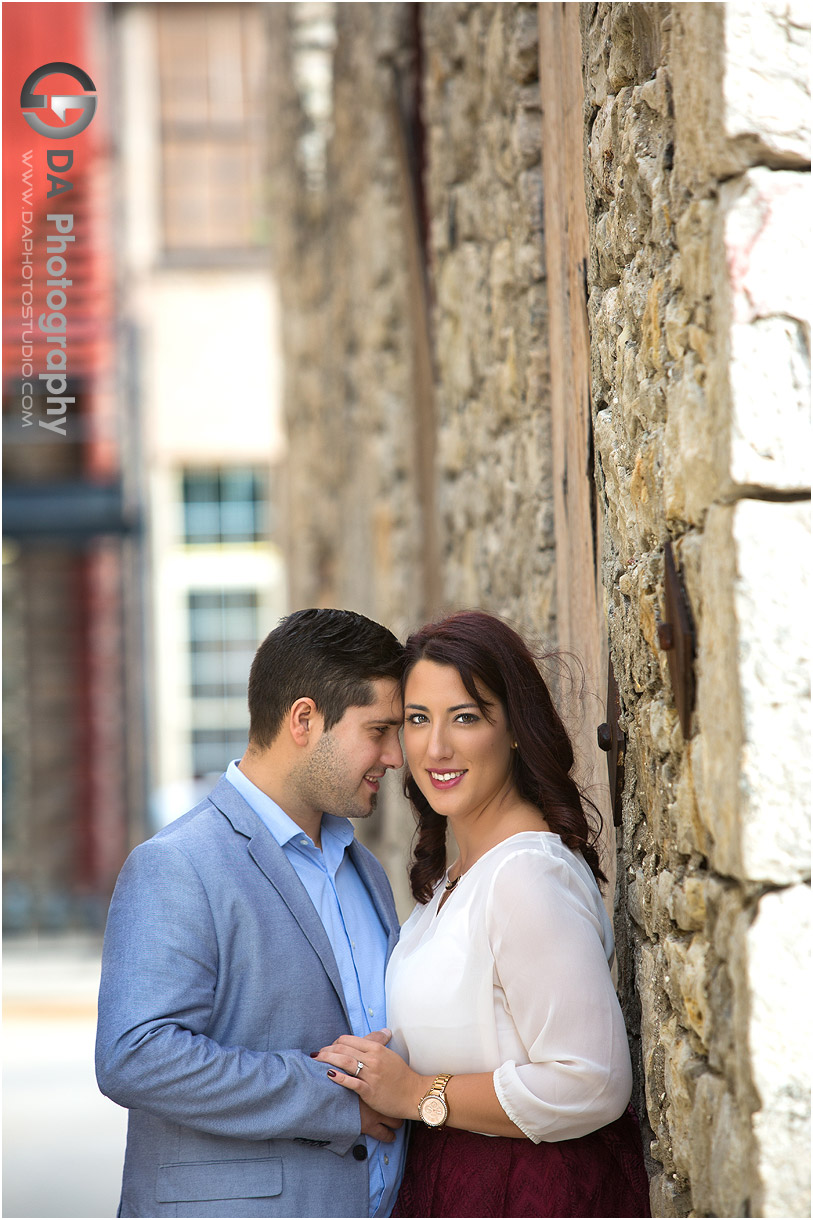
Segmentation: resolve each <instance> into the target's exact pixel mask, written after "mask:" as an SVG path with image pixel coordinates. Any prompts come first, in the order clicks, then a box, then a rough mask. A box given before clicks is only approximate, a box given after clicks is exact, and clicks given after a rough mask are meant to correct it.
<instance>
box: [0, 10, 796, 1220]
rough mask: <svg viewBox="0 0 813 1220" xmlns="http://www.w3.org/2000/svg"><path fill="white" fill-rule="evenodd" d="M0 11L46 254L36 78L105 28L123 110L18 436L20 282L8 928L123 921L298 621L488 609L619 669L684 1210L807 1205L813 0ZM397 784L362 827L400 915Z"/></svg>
mask: <svg viewBox="0 0 813 1220" xmlns="http://www.w3.org/2000/svg"><path fill="white" fill-rule="evenodd" d="M4 30H5V34H6V39H5V44H4V45H5V48H6V49H5V55H6V57H7V63H6V66H7V71H6V74H5V76H4V91H5V92H4V102H5V114H6V120H5V133H6V158H5V166H4V202H5V203H6V205H7V206H6V208H5V219H4V254H5V255H6V259H7V266H9V265H11V266H15V267H16V265H17V264H16V262H15V259H16V260H17V261H19V249H20V228H19V216H20V203H19V194H20V178H21V165H22V166H23V170H22V173H23V174H24V172H25V167H24V164H23V160H22V159H23V155H24V153H25V150H26V149H28V148H30V147H31V146H32V139H31V136H30V134H29V131H28V129H27V128H25V127H24V126H22V125H21V124H20V122H19V107H18V100H19V89H20V84H21V78H24V76H25V74H26V73H27V72H28V71H29V70H31V68H33V67H36V66H37V65H38V64H40V63H43V62H46V61H49V60H65V59H67V60H70V61H72V62H76V63H79V64H82V65H83V66H84V67H85V68H86V70H87V71H89V72H90V75H91V76H92V77H93V79H94V81H95V83H96V85H97V89H98V93H99V98H100V100H103V101H104V105H103V106H102V105H100V107H99V113H98V116H97V118H96V119H95V120H94V122H93V124H92V125H91V126H90V127H89V128H88V129H87V131H86V132H85V133H83V136H82V137H81V141H82V143H81V144H79V142H78V141H77V150H79V149H80V148H81V151H82V174H83V176H82V177H81V179H80V177H79V176H78V174H77V176H76V189H75V192H74V199H75V201H76V206H75V211H76V215H77V224H79V223H80V220H81V224H82V226H83V228H82V232H83V234H84V238H83V240H84V246H83V247H82V251H81V255H80V253H79V251H78V249H77V258H76V266H75V274H76V278H77V281H80V282H78V283H77V285H76V291H75V293H74V308H75V309H76V319H75V326H76V335H77V338H76V342H75V346H74V348H73V349H72V350H73V351H74V352H75V359H74V360H73V375H74V377H75V381H76V387H77V389H76V399H77V409H76V412H75V415H74V421H73V422H74V427H73V428H72V430H71V433H70V435H69V437H68V438H67V440H66V441H65V442H63V441H62V440H60V439H59V438H54V440H53V441H50V440H49V442H45V443H43V442H40V443H38V444H34V443H31V434H32V431H33V432H36V429H33V430H32V429H30V428H26V429H24V430H21V426H20V411H19V362H20V354H19V353H20V345H21V342H22V341H23V336H22V334H21V325H20V321H19V316H20V315H19V306H20V289H19V286H18V285H17V283H16V282H15V281H14V280H13V278H8V277H7V280H6V284H7V287H6V289H5V290H4V312H5V315H6V318H7V329H6V331H5V332H4V356H5V357H6V364H5V374H4V436H5V438H6V456H5V462H6V472H7V473H6V528H5V532H4V539H5V542H4V571H5V573H6V583H5V592H4V598H5V602H4V606H5V613H6V632H5V648H6V651H7V654H8V655H7V659H6V669H5V680H4V681H5V687H4V699H5V700H6V716H5V722H4V723H5V728H4V755H5V759H6V768H5V776H6V779H5V783H6V791H7V797H6V819H7V823H6V832H5V833H6V836H7V848H6V852H5V857H4V880H5V898H4V900H5V903H6V906H7V928H8V929H9V930H10V931H16V932H17V933H18V934H21V933H22V932H24V931H25V930H29V931H30V930H35V931H36V930H38V931H40V932H42V931H43V930H46V929H48V928H57V927H64V926H65V925H66V924H69V923H73V924H74V925H84V926H95V927H98V926H99V921H100V916H101V913H102V911H103V908H104V904H105V901H106V896H107V894H108V893H109V888H110V886H111V884H112V881H113V878H114V876H115V872H116V870H117V868H118V864H119V863H120V861H121V860H122V858H123V856H124V854H125V853H126V850H127V848H128V847H129V846H130V845H131V844H132V843H133V842H135V841H136V840H137V839H139V838H141V837H144V836H146V835H147V834H149V833H151V831H152V830H153V829H154V828H155V827H157V826H158V825H159V824H161V823H163V822H164V821H166V820H167V819H168V818H171V817H173V816H175V815H177V814H179V813H181V812H183V811H184V810H185V809H186V808H187V807H188V806H189V805H190V803H191V802H192V801H193V800H194V798H195V796H196V795H197V793H198V791H199V790H200V789H201V788H202V787H204V786H205V785H206V784H207V783H208V779H207V777H209V776H211V774H212V773H217V772H219V771H220V769H221V768H222V766H223V765H224V764H225V762H227V761H228V759H229V758H231V757H234V756H236V755H238V754H239V753H240V752H241V750H242V748H243V745H244V743H245V734H246V711H245V683H246V678H247V672H248V664H249V661H250V657H251V655H252V652H253V650H254V647H255V646H256V644H257V642H258V641H259V639H260V638H262V636H263V635H264V634H265V633H266V631H267V630H268V629H269V627H270V626H271V625H273V623H274V621H275V620H276V618H277V617H278V616H279V614H281V613H283V612H285V611H286V610H287V609H293V608H296V607H300V606H305V605H314V604H321V605H343V606H348V607H352V608H355V609H358V610H360V611H362V612H364V613H367V614H369V615H371V616H372V617H374V618H377V619H379V620H380V621H382V622H386V623H387V624H388V625H389V626H390V627H391V628H392V629H393V630H394V631H396V633H398V634H399V635H401V636H403V635H404V634H405V633H406V632H408V631H409V630H410V629H411V628H412V627H413V626H415V625H416V624H418V623H420V622H421V621H423V620H424V619H425V618H427V617H429V616H431V615H433V614H435V613H437V612H439V611H441V610H443V609H445V608H451V607H455V606H461V605H480V606H483V607H485V608H488V609H490V610H492V611H495V612H497V613H500V614H503V615H506V616H508V617H509V618H510V619H512V620H513V621H514V622H516V623H517V624H518V625H519V626H520V627H521V628H522V629H523V630H524V631H526V632H527V633H528V634H529V635H530V636H532V637H533V638H536V639H539V640H541V641H542V642H543V643H544V644H550V645H554V646H558V647H559V648H563V649H566V650H570V651H571V652H573V653H575V654H576V655H577V656H578V658H579V659H580V662H581V664H582V666H583V669H584V682H583V683H581V684H580V683H579V681H578V679H577V680H576V682H575V684H572V683H571V684H568V681H567V679H566V676H565V675H564V673H563V672H562V671H559V673H558V674H557V673H556V672H554V673H553V675H552V680H553V681H554V684H555V685H556V687H557V690H558V694H559V697H560V699H561V700H562V703H563V707H564V710H565V713H566V716H567V718H568V720H569V723H570V726H571V729H572V731H573V733H574V736H575V738H576V741H577V746H578V757H579V763H578V765H579V776H580V779H581V780H582V782H583V783H584V784H585V785H587V786H588V787H589V789H590V791H591V794H592V795H593V797H594V799H595V800H596V801H597V803H598V804H599V805H600V807H601V809H602V811H603V814H604V817H605V851H606V868H607V871H608V872H610V873H612V874H613V875H614V876H615V877H616V884H615V885H614V886H612V887H611V888H610V890H609V891H608V894H607V901H608V905H609V906H610V907H611V908H612V909H613V911H614V917H615V928H616V939H617V946H618V965H619V994H620V996H621V1000H622V1004H623V1006H624V1010H625V1015H626V1018H627V1025H628V1030H629V1034H630V1039H631V1046H632V1051H633V1061H634V1066H635V1080H636V1082H635V1093H634V1101H635V1103H636V1107H637V1109H638V1112H639V1114H640V1115H641V1118H642V1121H643V1125H644V1132H645V1138H646V1146H647V1149H648V1152H649V1154H650V1163H649V1168H650V1173H651V1195H652V1207H653V1214H654V1215H659V1216H685V1215H691V1214H695V1215H697V1214H703V1215H719V1216H745V1215H752V1216H779V1215H803V1214H808V1213H809V1205H810V1204H809V1155H808V1152H809V1054H808V1046H809V1027H810V1018H809V1012H808V1010H807V1006H806V1005H803V1004H799V1003H798V995H797V992H796V989H797V980H798V979H799V978H800V977H803V974H804V972H805V971H806V969H807V968H808V967H807V964H806V954H807V945H808V940H807V929H808V928H809V922H810V917H809V909H810V908H809V878H810V855H809V795H810V787H809V757H808V745H809V742H808V730H807V726H808V723H809V720H808V717H809V683H808V674H809V669H808V664H809V658H808V655H807V640H808V636H809V633H808V632H807V630H806V622H805V613H804V607H805V605H806V596H807V594H806V589H807V582H808V571H809V569H808V565H807V564H806V562H805V560H804V558H803V557H804V556H805V555H807V553H808V549H809V525H810V519H809V497H810V475H809V452H810V444H809V316H808V315H809V308H808V305H809V301H808V296H807V293H806V288H805V284H804V277H803V276H801V275H800V274H799V267H800V266H802V265H804V257H805V256H804V247H805V241H806V236H807V234H808V232H809V221H808V219H807V217H808V215H809V149H810V143H809V141H810V132H809V115H810V105H809V78H808V60H809V41H810V22H809V12H808V11H807V9H806V8H805V7H804V6H802V5H799V4H796V3H790V4H783V5H782V6H778V7H777V6H775V5H772V4H767V3H766V4H763V5H759V6H750V5H749V6H744V5H740V4H736V3H728V4H725V3H713V4H680V5H671V4H650V3H638V4H627V3H615V4H580V5H577V4H531V3H510V4H491V3H484V4H470V3H442V4H429V5H419V4H401V3H391V4H390V3H388V4H367V3H364V4H345V5H338V4H330V3H296V4H270V5H266V4H257V5H253V4H239V3H237V4H231V3H230V4H217V3H212V4H194V3H190V4H178V5H175V4H164V3H159V4H141V3H133V4H130V3H124V4H116V5H111V6H107V5H90V4H88V5H84V4H59V5H7V6H5V8H4ZM10 46H11V47H13V48H14V50H13V52H9V47H10ZM9 56H10V59H9ZM9 62H10V64H11V71H9V70H8V65H9ZM15 123H16V124H17V125H16V126H15ZM77 161H78V157H77ZM90 182H92V183H93V189H92V190H90V189H88V186H87V185H86V183H90ZM9 201H10V205H9ZM42 219H43V218H42V216H41V215H40V216H39V217H38V218H37V221H36V222H35V223H39V224H40V226H41V225H42ZM77 245H78V243H77ZM9 259H10V260H11V261H10V262H9ZM37 276H38V277H41V271H40V270H37ZM34 342H35V343H41V339H40V338H36V339H35V340H34ZM38 358H39V356H38ZM286 590H287V592H286ZM599 725H601V726H602V728H601V732H600V734H599V735H598V736H597V729H598V727H599ZM599 738H600V742H599ZM599 744H601V748H599ZM605 747H606V748H607V749H606V753H605V752H604V749H605ZM608 763H609V765H608ZM396 787H397V785H394V784H393V785H392V786H391V788H389V789H388V790H387V792H386V794H385V798H384V799H383V801H382V810H381V815H380V816H379V817H378V818H377V819H376V820H375V821H374V822H373V823H371V824H370V825H368V826H366V827H365V828H364V831H363V833H364V834H365V837H366V839H367V841H368V842H369V843H370V845H371V846H372V847H373V849H374V850H375V851H376V853H377V854H378V855H379V857H380V858H381V859H382V861H383V862H384V863H385V865H386V867H387V869H388V871H389V873H390V876H391V879H392V882H393V886H394V889H395V891H396V896H397V899H398V902H399V907H400V909H401V911H402V912H404V913H405V912H406V911H407V910H408V907H409V898H408V894H407V890H406V881H405V870H404V860H405V856H406V852H407V849H408V844H409V839H410V834H411V823H410V818H409V815H408V813H407V812H406V810H405V807H404V803H403V800H402V799H401V798H400V797H399V795H398V793H397V791H396ZM23 1011H28V1010H27V1009H24V1008H23V1007H21V1008H20V1012H21V1013H22V1012H23ZM37 1214H42V1212H39V1213H37ZM54 1214H56V1213H54ZM62 1214H64V1213H62Z"/></svg>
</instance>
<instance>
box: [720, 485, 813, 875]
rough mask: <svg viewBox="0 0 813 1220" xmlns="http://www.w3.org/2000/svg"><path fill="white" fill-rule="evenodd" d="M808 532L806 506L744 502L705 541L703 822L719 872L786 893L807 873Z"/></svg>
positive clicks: (723, 510)
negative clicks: (767, 884) (786, 886)
mask: <svg viewBox="0 0 813 1220" xmlns="http://www.w3.org/2000/svg"><path fill="white" fill-rule="evenodd" d="M809 528H810V527H809V512H808V508H807V506H806V505H802V504H775V503H768V502H762V501H740V502H739V503H738V504H736V505H734V506H725V507H724V506H715V507H714V508H712V509H711V510H710V512H709V514H708V518H707V522H706V530H705V535H704V539H703V564H702V570H703V574H704V587H705V589H706V597H705V603H704V614H703V624H702V629H701V631H700V642H699V655H698V664H697V672H698V696H697V704H698V718H699V723H700V726H701V729H702V731H703V733H704V736H705V745H704V752H703V774H702V782H701V784H700V786H699V789H698V801H699V807H700V812H701V817H702V818H703V822H704V824H705V825H706V827H707V828H708V831H709V834H710V835H711V837H712V839H713V840H714V846H713V849H712V860H713V862H714V866H715V867H716V868H718V869H719V871H721V872H723V873H727V874H729V875H731V876H736V877H742V878H744V879H749V880H763V881H772V882H775V883H778V884H786V883H788V882H793V881H797V880H799V879H801V878H804V877H806V876H807V875H808V871H809V847H808V844H809V820H810V818H809V798H810V779H809V776H810V770H809V751H808V728H807V722H806V713H805V709H806V707H807V702H808V698H809V694H808V677H807V675H808V660H807V643H806V641H807V628H806V623H805V607H806V604H807V581H808V574H807V566H806V564H805V563H804V562H801V560H800V557H802V556H804V555H806V554H807V551H808V547H809Z"/></svg>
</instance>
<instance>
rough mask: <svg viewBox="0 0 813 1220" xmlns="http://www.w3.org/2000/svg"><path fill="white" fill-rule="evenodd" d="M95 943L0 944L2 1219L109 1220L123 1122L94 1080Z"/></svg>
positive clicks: (114, 1203)
mask: <svg viewBox="0 0 813 1220" xmlns="http://www.w3.org/2000/svg"><path fill="white" fill-rule="evenodd" d="M99 951H100V944H99V942H98V941H96V940H92V939H83V938H76V937H61V938H51V939H45V938H39V939H33V938H25V939H22V938H13V939H11V938H9V939H6V940H5V941H4V944H3V1216H5V1217H43V1218H44V1217H66V1218H67V1217H75V1216H79V1217H96V1216H115V1214H116V1208H117V1206H118V1198H119V1186H120V1183H121V1166H122V1161H123V1159H124V1141H125V1131H126V1112H125V1111H124V1110H121V1109H120V1108H119V1107H118V1106H115V1105H114V1104H113V1103H112V1102H111V1101H108V1100H107V1098H105V1097H102V1095H101V1093H99V1091H98V1089H97V1087H96V1080H95V1077H94V1074H93V1042H94V1036H95V1023H96V993H97V990H98V985H99Z"/></svg>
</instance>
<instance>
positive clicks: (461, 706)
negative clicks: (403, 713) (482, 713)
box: [406, 703, 477, 712]
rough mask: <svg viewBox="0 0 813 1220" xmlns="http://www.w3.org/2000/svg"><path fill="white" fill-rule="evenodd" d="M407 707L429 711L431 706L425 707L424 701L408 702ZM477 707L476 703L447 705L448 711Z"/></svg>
mask: <svg viewBox="0 0 813 1220" xmlns="http://www.w3.org/2000/svg"><path fill="white" fill-rule="evenodd" d="M406 706H407V707H411V708H414V709H415V711H416V712H428V711H429V708H428V707H424V705H423V704H422V703H407V704H406ZM467 707H477V704H476V703H456V704H455V705H454V707H447V708H446V711H447V712H462V711H463V709H464V708H467Z"/></svg>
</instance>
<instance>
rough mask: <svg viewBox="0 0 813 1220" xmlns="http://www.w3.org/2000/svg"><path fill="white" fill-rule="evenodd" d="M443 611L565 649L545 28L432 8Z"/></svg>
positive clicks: (428, 112) (520, 16)
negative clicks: (558, 608)
mask: <svg viewBox="0 0 813 1220" xmlns="http://www.w3.org/2000/svg"><path fill="white" fill-rule="evenodd" d="M421 26H422V29H421V36H422V42H423V48H424V57H425V59H424V80H425V90H426V92H425V103H424V121H425V123H426V126H427V184H428V190H427V202H428V211H429V216H430V218H431V228H430V232H431V268H432V285H433V288H434V293H435V311H434V348H435V358H436V367H437V414H438V418H437V436H438V465H437V478H438V489H439V490H438V509H439V518H440V523H441V547H442V563H443V600H444V602H445V604H447V605H467V606H478V605H479V606H483V607H485V608H487V609H490V610H493V611H494V612H496V613H501V614H504V615H508V616H509V617H511V618H512V619H514V620H515V621H517V622H519V623H520V624H521V625H522V626H523V627H524V628H526V629H528V630H531V631H533V632H535V633H537V634H538V635H541V636H542V637H545V638H548V639H552V638H553V636H554V633H555V565H554V551H553V548H554V538H553V508H552V493H551V479H552V472H551V462H550V450H551V439H550V429H551V421H550V401H549V384H548V379H549V371H548V353H547V298H546V289H545V265H544V241H543V233H542V218H543V200H542V172H541V164H540V162H541V125H540V113H539V105H540V102H539V83H538V80H539V53H538V41H539V35H538V22H537V12H536V5H534V4H427V5H424V6H421Z"/></svg>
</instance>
